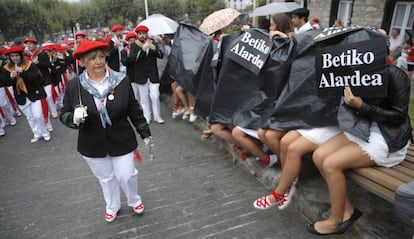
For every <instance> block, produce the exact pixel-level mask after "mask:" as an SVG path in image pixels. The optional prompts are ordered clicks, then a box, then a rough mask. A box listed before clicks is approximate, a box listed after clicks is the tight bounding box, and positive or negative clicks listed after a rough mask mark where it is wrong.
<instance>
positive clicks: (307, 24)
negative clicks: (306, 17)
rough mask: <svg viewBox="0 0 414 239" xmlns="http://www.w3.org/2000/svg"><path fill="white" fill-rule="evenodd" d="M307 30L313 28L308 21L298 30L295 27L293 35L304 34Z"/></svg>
mask: <svg viewBox="0 0 414 239" xmlns="http://www.w3.org/2000/svg"><path fill="white" fill-rule="evenodd" d="M309 30H313V27H312V25H311V24H310V22H309V21H307V22H306V23H305V24H303V26H301V27H299V28H297V27H295V33H296V34H297V33H302V32H306V31H309Z"/></svg>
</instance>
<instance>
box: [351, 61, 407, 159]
mask: <svg viewBox="0 0 414 239" xmlns="http://www.w3.org/2000/svg"><path fill="white" fill-rule="evenodd" d="M388 74H389V75H388V96H387V97H385V98H367V99H364V103H363V104H362V106H361V108H360V109H359V110H358V111H357V115H359V116H361V117H363V118H366V119H369V120H371V121H375V122H377V123H378V127H379V128H380V130H381V133H382V135H383V137H384V139H385V141H386V142H387V145H388V149H389V152H391V153H392V152H395V151H397V150H399V149H401V148H402V147H404V146H405V145H406V144H407V142H408V140H410V139H411V131H412V128H411V123H410V118H409V115H408V105H409V101H410V81H409V79H408V78H407V75H406V73H405V72H403V71H402V70H401V69H400V68H398V67H396V66H388Z"/></svg>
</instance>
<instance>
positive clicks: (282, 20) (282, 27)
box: [272, 13, 293, 34]
mask: <svg viewBox="0 0 414 239" xmlns="http://www.w3.org/2000/svg"><path fill="white" fill-rule="evenodd" d="M272 20H273V22H274V23H275V24H276V30H278V31H281V32H283V33H286V34H287V33H289V32H292V31H293V26H292V21H291V19H290V17H289V16H288V15H286V14H285V13H276V14H273V15H272Z"/></svg>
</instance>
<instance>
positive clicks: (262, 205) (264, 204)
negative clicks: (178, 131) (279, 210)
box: [253, 196, 278, 210]
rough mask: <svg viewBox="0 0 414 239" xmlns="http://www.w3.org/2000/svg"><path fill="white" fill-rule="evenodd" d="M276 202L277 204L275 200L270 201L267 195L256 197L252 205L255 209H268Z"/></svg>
mask: <svg viewBox="0 0 414 239" xmlns="http://www.w3.org/2000/svg"><path fill="white" fill-rule="evenodd" d="M277 204H278V203H277V202H275V203H271V202H270V199H269V197H268V196H264V197H261V198H259V199H257V200H256V201H254V202H253V207H254V208H256V209H261V210H266V209H269V208H271V207H273V206H275V205H277Z"/></svg>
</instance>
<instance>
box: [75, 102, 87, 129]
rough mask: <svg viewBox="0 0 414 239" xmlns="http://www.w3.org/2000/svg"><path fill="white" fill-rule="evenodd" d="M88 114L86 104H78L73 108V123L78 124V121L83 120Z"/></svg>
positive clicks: (81, 121)
mask: <svg viewBox="0 0 414 239" xmlns="http://www.w3.org/2000/svg"><path fill="white" fill-rule="evenodd" d="M87 116H88V108H87V107H86V106H79V107H77V108H75V111H74V112H73V123H74V124H76V125H77V126H79V124H80V123H83V122H84V121H85V118H86V117H87Z"/></svg>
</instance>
